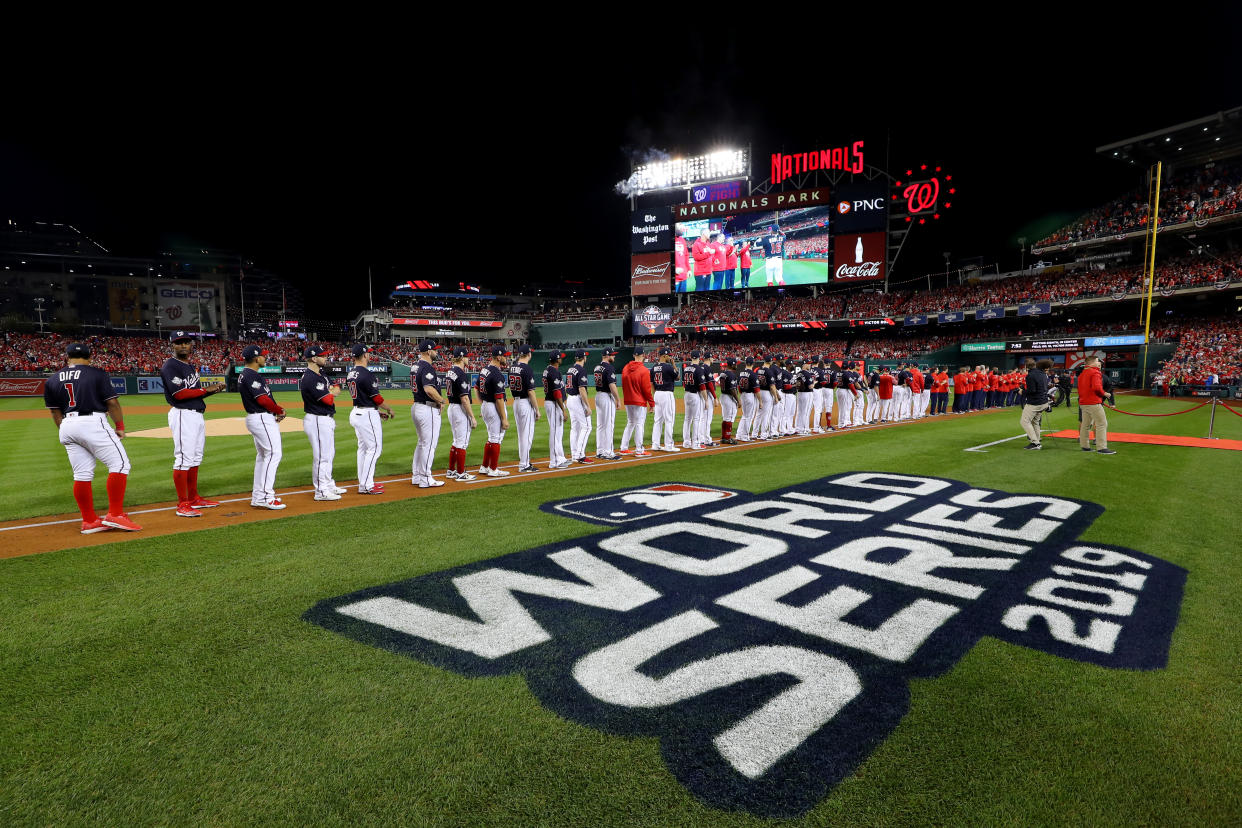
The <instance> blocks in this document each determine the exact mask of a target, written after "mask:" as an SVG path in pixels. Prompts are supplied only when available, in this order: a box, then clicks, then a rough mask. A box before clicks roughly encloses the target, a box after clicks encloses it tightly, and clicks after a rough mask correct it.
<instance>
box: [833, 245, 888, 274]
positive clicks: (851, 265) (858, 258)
mask: <svg viewBox="0 0 1242 828" xmlns="http://www.w3.org/2000/svg"><path fill="white" fill-rule="evenodd" d="M885 240H886V234H884V233H845V234H842V235H838V236H836V237H835V245H834V248H833V260H832V263H833V266H834V267H836V273H835V276H834V277H833V279H834V281H837V282H870V281H875V280H877V279H883V278H884V264H885V256H886V253H887V250H886V244H885Z"/></svg>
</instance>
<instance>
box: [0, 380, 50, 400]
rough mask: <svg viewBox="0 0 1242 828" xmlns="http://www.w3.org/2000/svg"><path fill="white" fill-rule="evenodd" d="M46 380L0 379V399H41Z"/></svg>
mask: <svg viewBox="0 0 1242 828" xmlns="http://www.w3.org/2000/svg"><path fill="white" fill-rule="evenodd" d="M45 382H47V380H41V379H14V378H12V377H0V397H42V396H43V384H44V383H45Z"/></svg>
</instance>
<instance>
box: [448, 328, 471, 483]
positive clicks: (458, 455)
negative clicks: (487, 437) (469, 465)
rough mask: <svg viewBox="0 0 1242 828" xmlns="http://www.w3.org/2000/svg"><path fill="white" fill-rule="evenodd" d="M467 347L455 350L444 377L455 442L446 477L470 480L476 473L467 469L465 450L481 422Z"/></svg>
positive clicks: (450, 426)
mask: <svg viewBox="0 0 1242 828" xmlns="http://www.w3.org/2000/svg"><path fill="white" fill-rule="evenodd" d="M468 354H469V351H467V350H466V349H465V348H460V347H458V348H454V349H453V364H452V366H451V367H450V368H449V369H448V373H447V374H446V375H445V377H444V393H445V395H446V396H447V397H448V421H449V428H450V429H452V431H453V445H452V447H451V448H449V467H448V472H447V473H445V475H444V476H445V477H446V478H448V479H449V480H458V481H460V482H462V483H469V482H470V481H471V480H474V479H475V478H474V475H473V474H470V473H469V472H467V471H466V449H467V448H469V446H470V432H471V431H473V430H474V429H475V428H476V427H478V425H479V421H478V420H476V419H475V418H474V404H473V402H472V398H471V394H472V393H473V391H474V387H473V385H472V384H471V382H470V369H469V368H468V367H467V366H466V356H467V355H468Z"/></svg>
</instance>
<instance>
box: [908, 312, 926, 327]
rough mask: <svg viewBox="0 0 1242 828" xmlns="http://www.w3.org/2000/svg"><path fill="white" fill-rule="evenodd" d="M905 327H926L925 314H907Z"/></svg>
mask: <svg viewBox="0 0 1242 828" xmlns="http://www.w3.org/2000/svg"><path fill="white" fill-rule="evenodd" d="M906 324H907V325H926V324H927V314H925V313H908V314H906Z"/></svg>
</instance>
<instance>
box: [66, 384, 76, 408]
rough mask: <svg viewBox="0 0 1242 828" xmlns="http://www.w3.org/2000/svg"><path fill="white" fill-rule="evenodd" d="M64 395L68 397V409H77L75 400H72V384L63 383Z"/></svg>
mask: <svg viewBox="0 0 1242 828" xmlns="http://www.w3.org/2000/svg"><path fill="white" fill-rule="evenodd" d="M65 393H66V394H68V395H69V407H70V408H77V407H78V403H77V400H75V399H74V398H73V383H72V382H66V383H65Z"/></svg>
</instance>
